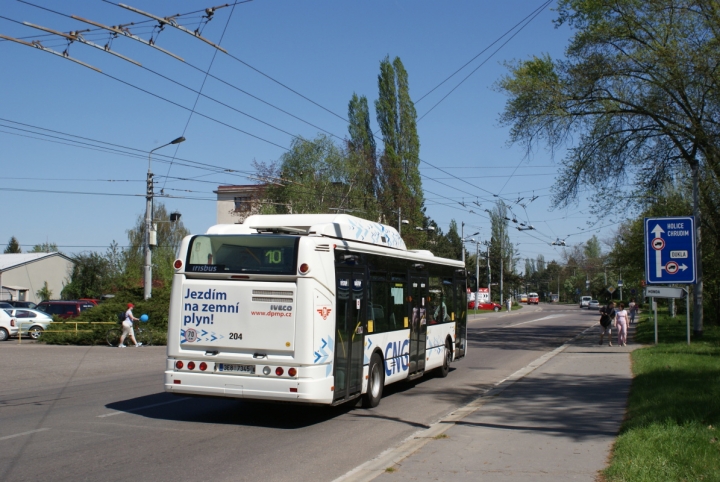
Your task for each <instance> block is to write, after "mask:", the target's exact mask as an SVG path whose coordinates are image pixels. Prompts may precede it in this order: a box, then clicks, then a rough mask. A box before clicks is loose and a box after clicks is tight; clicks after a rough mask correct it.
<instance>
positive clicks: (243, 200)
mask: <svg viewBox="0 0 720 482" xmlns="http://www.w3.org/2000/svg"><path fill="white" fill-rule="evenodd" d="M214 192H215V194H217V224H241V223H242V222H243V221H245V219H246V218H247V217H248V216H251V215H253V214H260V208H261V206H262V203H261V200H262V197H263V194H264V192H265V185H264V184H250V185H244V186H218V189H217V191H214Z"/></svg>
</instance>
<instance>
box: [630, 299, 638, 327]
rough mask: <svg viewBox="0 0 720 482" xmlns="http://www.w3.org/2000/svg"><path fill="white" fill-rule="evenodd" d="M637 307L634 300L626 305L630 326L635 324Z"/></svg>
mask: <svg viewBox="0 0 720 482" xmlns="http://www.w3.org/2000/svg"><path fill="white" fill-rule="evenodd" d="M637 310H638V305H637V303H635V298H633V299H631V300H630V304H628V313H629V314H630V324H631V325H632V324H633V323H635V315H636V314H637Z"/></svg>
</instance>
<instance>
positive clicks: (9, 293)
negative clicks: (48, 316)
mask: <svg viewBox="0 0 720 482" xmlns="http://www.w3.org/2000/svg"><path fill="white" fill-rule="evenodd" d="M73 266H74V263H73V261H72V260H71V259H70V258H68V257H67V256H65V255H64V254H61V253H12V254H0V300H22V301H33V302H35V303H39V302H40V301H42V300H40V298H39V297H38V296H37V292H38V290H40V289H42V287H43V286H44V285H45V282H46V281H47V284H48V289H49V290H50V291H51V292H52V297H53V298H54V299H58V298H60V292H61V291H62V289H63V287H64V286H65V282H66V281H67V280H68V279H70V274H71V273H72V269H73Z"/></svg>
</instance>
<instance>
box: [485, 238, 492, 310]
mask: <svg viewBox="0 0 720 482" xmlns="http://www.w3.org/2000/svg"><path fill="white" fill-rule="evenodd" d="M486 259H487V272H488V301H492V296H490V293H491V290H490V246H488V247H487V257H486Z"/></svg>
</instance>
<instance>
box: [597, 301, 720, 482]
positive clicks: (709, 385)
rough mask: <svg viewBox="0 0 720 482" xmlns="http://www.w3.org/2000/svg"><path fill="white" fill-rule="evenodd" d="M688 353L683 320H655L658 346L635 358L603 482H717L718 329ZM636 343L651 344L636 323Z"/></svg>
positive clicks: (649, 323)
mask: <svg viewBox="0 0 720 482" xmlns="http://www.w3.org/2000/svg"><path fill="white" fill-rule="evenodd" d="M704 328H705V329H704V336H703V338H702V339H701V340H692V344H691V345H690V346H688V345H687V341H686V331H685V317H684V316H680V317H677V318H670V317H669V316H663V315H659V316H658V338H659V344H658V345H657V346H649V347H646V348H642V349H638V350H635V351H634V352H633V354H632V360H633V374H634V378H633V382H632V388H631V390H630V398H629V401H628V412H627V418H626V420H625V422H624V423H623V426H622V428H621V430H620V436H619V437H618V439H617V441H616V443H615V447H614V450H613V454H612V459H611V463H610V465H609V467H608V468H606V469H605V470H604V473H603V475H604V476H605V478H606V479H607V480H608V481H665V480H667V481H671V480H672V481H684V480H687V481H690V480H693V481H694V480H703V481H720V427H718V426H719V425H720V328H718V327H716V326H705V327H704ZM635 339H636V341H638V342H640V343H645V344H651V343H653V342H654V339H655V337H654V330H653V320H652V318H651V317H649V316H647V315H643V316H642V320H641V322H640V323H639V324H638V327H637V333H636V337H635Z"/></svg>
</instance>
